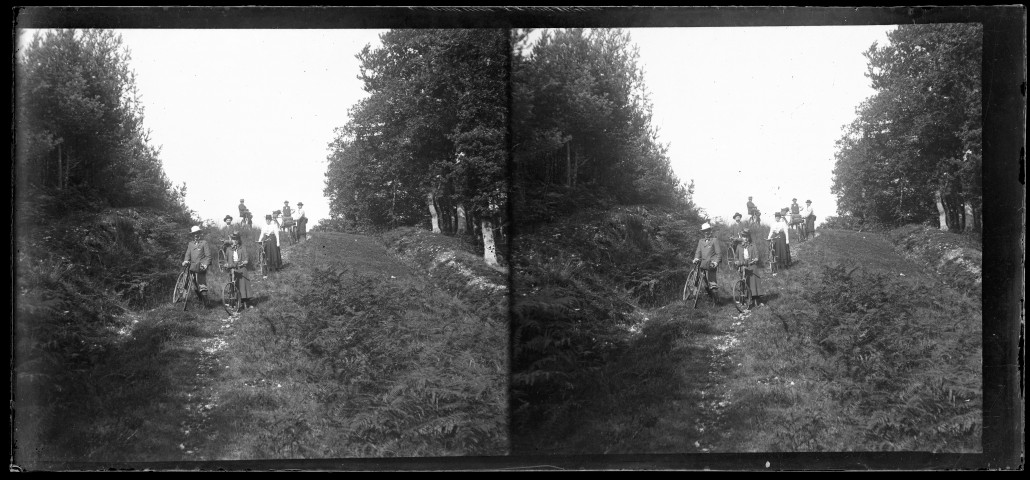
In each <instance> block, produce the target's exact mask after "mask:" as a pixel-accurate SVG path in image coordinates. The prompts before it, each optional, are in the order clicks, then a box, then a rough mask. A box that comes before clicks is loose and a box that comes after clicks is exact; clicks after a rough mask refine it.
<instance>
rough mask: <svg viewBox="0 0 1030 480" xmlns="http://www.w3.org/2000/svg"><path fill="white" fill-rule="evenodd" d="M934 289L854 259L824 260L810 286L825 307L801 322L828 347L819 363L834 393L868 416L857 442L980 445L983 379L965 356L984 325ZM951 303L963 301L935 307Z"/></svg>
mask: <svg viewBox="0 0 1030 480" xmlns="http://www.w3.org/2000/svg"><path fill="white" fill-rule="evenodd" d="M933 296H934V295H933V294H932V293H931V292H930V291H928V289H927V287H922V286H921V287H911V286H908V285H905V284H903V283H900V282H898V281H896V280H894V279H893V278H892V276H890V275H887V274H885V273H867V272H863V271H856V269H855V268H854V267H850V268H849V267H847V266H845V265H835V266H827V267H824V270H823V274H822V282H821V283H820V284H819V285H818V286H817V287H816V288H814V289H812V290H811V291H809V292H807V293H806V299H807V300H808V301H809V302H811V303H812V304H813V305H815V307H816V311H817V312H818V313H817V316H816V317H802V318H804V319H805V320H803V321H802V322H800V325H799V326H800V327H801V328H802V332H801V333H803V334H804V335H805V339H804V341H805V342H806V343H807V342H810V345H811V347H810V348H812V349H813V350H814V351H816V352H818V353H819V356H818V357H815V358H813V359H812V367H811V368H812V370H813V373H816V374H817V377H818V378H819V379H821V380H823V381H827V382H832V383H833V384H834V387H833V389H832V395H833V397H834V398H835V399H836V400H837V401H840V402H842V403H843V404H846V405H848V408H849V410H850V411H851V412H852V415H853V420H854V421H855V422H861V423H860V424H859V425H856V426H857V427H858V430H859V431H860V432H861V436H860V437H859V438H856V439H855V441H856V442H857V443H856V444H854V445H849V446H848V448H851V449H870V450H910V449H924V448H929V449H931V450H935V451H937V450H951V449H955V448H976V447H977V446H976V444H975V442H971V440H974V441H975V439H978V438H979V437H980V429H981V425H982V419H981V412H980V409H981V406H982V403H981V401H980V398H981V397H980V395H981V394H980V385H979V383H978V382H977V378H978V377H977V375H976V373H977V372H976V371H975V366H974V365H972V364H970V363H969V362H965V359H969V358H973V356H971V355H969V354H968V352H970V351H975V350H976V349H977V348H978V347H979V345H980V339H979V336H978V335H976V334H978V333H979V332H978V330H979V329H978V328H977V325H976V322H974V319H975V316H974V315H973V313H974V312H972V311H970V310H968V309H965V308H962V307H960V306H958V305H957V304H956V303H955V302H940V303H941V304H943V305H941V304H938V302H936V301H926V300H923V299H929V298H932V297H933ZM945 308H960V309H961V310H958V311H956V312H954V313H958V314H959V315H957V316H947V317H943V316H942V317H937V316H936V315H935V314H940V313H941V312H943V311H944V309H945ZM921 309H922V310H923V311H922V312H920V310H921ZM928 312H933V313H929V314H928ZM945 318H947V319H948V320H947V321H946V322H941V320H943V319H945ZM970 367H974V368H973V369H971V368H970Z"/></svg>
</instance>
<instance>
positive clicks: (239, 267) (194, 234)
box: [182, 225, 253, 308]
mask: <svg viewBox="0 0 1030 480" xmlns="http://www.w3.org/2000/svg"><path fill="white" fill-rule="evenodd" d="M203 233H204V230H203V229H202V228H200V227H198V226H196V225H194V226H193V227H192V228H190V237H191V238H190V241H189V243H188V244H187V245H186V254H185V255H184V256H183V259H182V266H184V267H185V266H189V271H190V272H191V273H192V274H194V275H195V278H196V282H197V287H198V289H199V290H200V296H201V298H202V299H203V304H204V305H205V306H206V305H207V300H208V298H207V297H208V288H207V269H208V268H209V267H210V266H211V246H210V245H208V242H207V240H205V239H204V238H203ZM223 251H224V252H225V264H224V265H222V267H223V268H225V269H226V270H228V271H230V272H233V273H235V274H236V275H235V277H236V288H237V290H238V291H239V292H240V299H241V300H242V303H243V308H252V307H253V305H250V298H251V296H252V295H251V288H250V279H248V278H247V276H246V271H247V266H248V265H250V255H249V254H248V253H247V249H246V247H244V246H243V242H242V240H241V236H240V233H239V232H232V233H231V234H230V235H229V245H228V246H227V247H225V248H224V250H223Z"/></svg>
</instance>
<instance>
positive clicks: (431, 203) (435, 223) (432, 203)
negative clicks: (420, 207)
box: [426, 192, 440, 233]
mask: <svg viewBox="0 0 1030 480" xmlns="http://www.w3.org/2000/svg"><path fill="white" fill-rule="evenodd" d="M426 206H428V207H429V215H431V216H432V220H431V224H432V227H433V233H440V214H439V213H438V212H437V211H436V198H435V195H433V192H429V193H427V194H426Z"/></svg>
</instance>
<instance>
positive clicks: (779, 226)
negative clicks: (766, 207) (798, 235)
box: [767, 212, 790, 275]
mask: <svg viewBox="0 0 1030 480" xmlns="http://www.w3.org/2000/svg"><path fill="white" fill-rule="evenodd" d="M775 215H776V219H775V220H774V221H773V224H772V225H771V226H770V227H769V237H768V238H767V240H772V242H773V254H774V255H776V258H777V262H776V263H777V265H779V266H781V267H783V268H786V267H789V266H790V235H788V234H787V232H788V231H789V230H790V226H789V225H787V219H786V217H785V216H784V215H783V214H782V213H780V212H776V214H775ZM773 275H775V273H774V274H773Z"/></svg>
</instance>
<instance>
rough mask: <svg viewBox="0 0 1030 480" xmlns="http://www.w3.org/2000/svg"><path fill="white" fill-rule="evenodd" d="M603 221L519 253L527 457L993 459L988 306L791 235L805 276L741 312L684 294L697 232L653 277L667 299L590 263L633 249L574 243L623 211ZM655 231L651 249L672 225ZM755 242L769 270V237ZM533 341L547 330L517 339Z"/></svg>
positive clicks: (779, 283) (780, 283)
mask: <svg viewBox="0 0 1030 480" xmlns="http://www.w3.org/2000/svg"><path fill="white" fill-rule="evenodd" d="M598 218H601V219H602V220H600V221H599V222H598V221H594V222H589V221H578V222H569V225H570V226H569V227H568V228H563V229H561V230H558V228H559V227H553V229H552V230H548V229H547V228H539V229H538V230H537V232H536V234H541V233H543V234H548V235H549V236H550V239H549V240H550V241H548V242H547V244H546V245H539V246H537V245H534V244H533V243H531V242H532V241H534V240H535V239H534V238H530V239H529V240H530V242H526V241H525V240H521V241H520V242H517V243H516V248H526V247H527V246H529V247H533V248H531V249H526V250H522V251H523V252H529V253H530V254H531V255H536V257H532V256H527V257H528V258H536V260H535V261H534V263H533V264H532V265H529V266H525V265H524V264H520V262H519V259H520V257H518V256H516V257H514V262H515V265H516V268H517V269H516V275H515V281H516V290H515V292H516V303H515V310H514V311H515V315H516V316H515V318H514V321H515V322H516V323H515V326H516V329H515V339H516V343H515V344H514V348H516V349H519V348H522V349H523V356H522V357H520V356H518V355H516V357H515V361H516V362H525V363H521V364H519V363H517V364H516V369H515V373H513V376H512V388H513V405H515V406H516V407H517V409H516V410H515V411H514V415H513V445H514V447H513V448H514V449H515V451H516V452H519V453H544V454H595V453H682V452H762V451H907V450H915V451H932V452H978V451H979V449H980V436H981V433H982V432H981V428H982V427H981V425H982V419H981V413H980V412H981V408H982V396H981V385H980V382H981V381H980V375H981V368H980V358H981V345H980V338H981V335H980V327H981V315H980V305H979V299H978V298H972V297H970V296H967V295H964V294H961V293H958V292H956V291H955V290H953V289H952V288H950V287H949V285H948V282H946V281H945V280H946V279H945V278H944V277H943V276H942V275H940V274H938V273H937V272H935V271H934V269H932V268H929V267H928V266H927V265H926V264H925V263H923V262H913V261H911V260H909V259H908V258H905V256H902V255H901V254H900V253H899V251H898V250H897V249H896V248H895V246H894V245H893V244H892V242H891V241H890V240H889V239H888V238H886V237H885V236H883V235H879V234H863V233H859V232H848V231H833V230H822V231H820V232H819V235H818V237H816V238H814V239H810V240H809V241H807V242H799V241H797V240H796V239H792V245H791V251H792V256H793V260H794V265H793V266H792V267H791V268H790V269H786V270H781V271H779V272H777V274H776V275H772V274H771V273H770V272H768V271H767V270H764V269H763V270H762V271H760V273H759V275H761V277H762V281H763V293H764V302H765V305H763V306H761V307H759V308H757V309H754V310H752V311H751V312H750V314H749V315H739V314H738V313H737V312H736V310H735V309H734V308H733V307H732V306H730V305H729V304H728V303H723V304H722V305H719V306H716V307H703V308H700V309H696V310H695V309H693V308H689V307H688V306H686V305H683V303H682V302H679V301H678V300H677V299H676V295H677V293H678V292H676V293H672V292H675V291H676V289H678V288H680V287H681V285H682V283H681V282H682V280H681V279H679V278H672V277H673V275H674V273H673V272H675V271H676V269H675V267H674V266H673V265H685V264H686V263H685V262H689V258H688V257H689V256H691V255H692V253H693V252H692V250H693V248H692V247H693V245H694V244H695V243H696V239H694V238H691V239H688V240H686V241H683V242H682V243H684V244H685V245H688V247H687V248H685V249H683V250H684V251H682V252H680V255H675V254H670V253H669V252H663V255H666V256H667V257H668V258H669V259H670V263H669V264H666V265H664V266H663V267H662V268H664V269H665V270H664V271H662V272H660V273H658V274H657V275H667V276H668V278H667V279H666V280H664V283H667V284H668V285H667V286H665V287H662V286H656V288H655V291H658V292H661V291H665V290H668V291H669V292H670V293H669V294H666V295H665V296H663V297H659V298H660V301H653V300H651V299H649V297H646V296H642V295H633V290H632V288H631V286H632V284H627V283H624V282H622V280H623V279H625V278H628V277H627V276H617V275H618V272H625V271H626V269H623V268H614V267H616V266H617V265H618V264H617V263H615V262H611V263H608V264H607V265H604V262H603V261H602V262H600V263H602V265H601V266H594V265H590V264H589V260H594V261H595V262H596V259H597V257H590V256H589V255H591V253H588V252H586V250H587V248H586V247H583V248H581V249H576V248H575V246H576V245H589V246H590V249H591V250H593V252H594V253H592V254H593V255H597V254H598V253H600V254H601V255H604V256H605V257H606V256H607V255H608V254H609V253H611V254H612V255H613V259H614V256H615V255H619V254H622V253H625V248H627V247H626V246H627V245H630V242H634V241H633V240H632V236H631V235H628V234H626V233H625V231H626V230H625V229H621V230H620V229H619V228H612V230H611V231H612V232H620V231H622V232H623V233H622V234H621V235H607V236H606V235H604V234H603V233H602V234H601V235H599V236H595V237H593V238H594V241H592V242H587V241H585V240H584V239H583V238H580V237H574V238H572V239H568V240H564V239H563V237H565V236H566V235H576V234H575V233H574V232H575V231H576V230H584V231H589V232H591V233H592V234H594V235H596V233H597V232H598V231H599V230H601V231H603V228H604V227H598V224H600V225H605V223H604V220H603V219H604V218H608V219H614V218H618V217H616V216H615V215H609V216H607V217H605V216H601V217H598ZM631 222H633V220H631V221H630V222H627V223H622V225H627V224H632V223H631ZM618 224H619V223H618V222H615V223H613V224H612V225H618ZM641 224H642V225H645V226H653V225H654V223H653V220H651V219H648V218H647V217H644V222H642V223H641ZM716 230H717V232H716V236H717V237H720V238H721V237H725V236H726V235H725V230H724V229H723V228H722V226H717V228H716ZM644 231H646V232H650V233H648V236H649V237H650V238H649V240H648V241H649V242H654V236H653V232H655V231H661V229H653V228H645V229H644ZM752 231H753V232H756V233H757V234H756V235H755V240H756V243H758V244H759V250H760V252H762V261H763V262H765V260H766V255H765V254H766V249H765V247H764V245H765V240H764V238H765V236H767V234H768V227H767V226H762V227H758V228H753V229H752ZM686 233H687V234H688V235H689V234H690V232H689V231H686ZM538 238H539V239H540V240H539V241H540V242H541V243H544V242H545V241H546V240H547V239H544V238H543V237H538ZM612 239H615V240H616V241H615V242H612ZM605 242H609V243H607V244H606V243H605ZM527 243H528V245H527ZM634 243H635V244H636V245H641V244H642V242H634ZM598 245H605V246H607V247H608V248H607V252H609V253H605V251H606V250H605V249H597V248H594V247H596V246H598ZM620 247H621V248H623V251H622V252H618V251H617V250H618V249H619V248H620ZM645 252H646V250H643V249H640V250H638V253H637V254H635V256H633V257H632V258H636V259H645V258H647V257H648V254H647V253H645ZM656 252H662V249H661V248H657V249H654V250H653V251H652V253H656ZM577 254H581V255H584V256H586V258H583V259H582V260H581V259H580V258H578V257H576V255H577ZM559 259H566V260H564V261H559ZM568 259H575V261H570V260H568ZM588 259H589V260H588ZM526 263H528V262H526ZM623 265H626V264H623ZM762 266H763V267H764V266H765V264H764V263H763V265H762ZM522 268H525V270H520V269H522ZM606 269H607V270H606ZM657 275H656V277H657ZM719 275H720V280H722V279H725V278H728V277H727V276H729V275H732V273H731V271H730V270H728V269H726V270H722V271H720V272H719ZM529 281H532V282H534V283H529V284H528V286H529V288H525V287H520V285H526V284H525V283H519V282H529ZM613 287H621V288H613ZM591 292H594V293H591ZM598 292H599V293H598ZM590 295H594V296H590ZM724 296H725V294H724ZM520 314H522V315H524V317H521V318H520V317H519V315H520ZM548 315H549V316H548ZM533 328H535V329H537V330H536V331H532V330H530V329H533ZM520 329H522V331H530V332H531V334H533V336H532V337H530V338H529V340H525V339H522V340H521V341H520V339H519V337H518V335H520V333H522V331H520ZM540 332H544V333H540ZM516 352H518V351H517V350H516ZM526 352H528V354H527V353H526ZM528 358H533V359H534V360H535V362H536V363H530V362H526V359H528ZM519 368H521V369H522V370H519ZM535 389H539V390H535ZM534 402H535V403H534ZM520 409H521V410H520Z"/></svg>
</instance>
